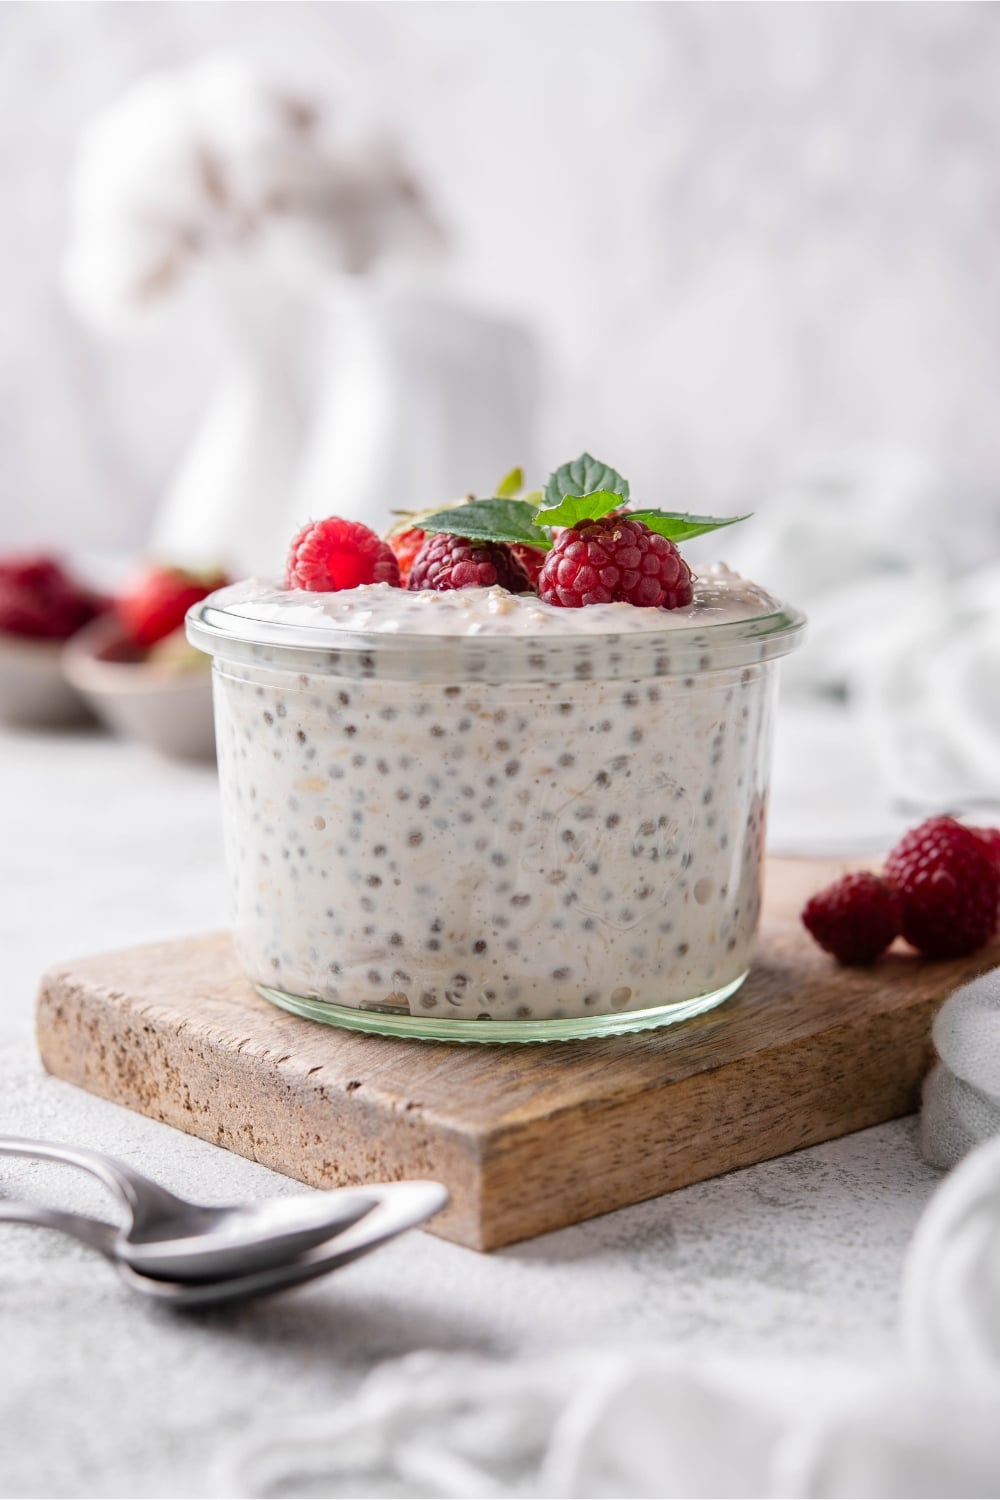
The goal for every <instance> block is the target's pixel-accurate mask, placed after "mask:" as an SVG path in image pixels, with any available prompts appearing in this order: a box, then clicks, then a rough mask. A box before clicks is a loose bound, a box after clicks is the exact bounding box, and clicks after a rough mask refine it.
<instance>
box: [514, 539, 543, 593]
mask: <svg viewBox="0 0 1000 1500" xmlns="http://www.w3.org/2000/svg"><path fill="white" fill-rule="evenodd" d="M510 550H511V552H512V553H513V554H514V556H515V557H516V558H517V560H518V562H519V563H520V564H521V567H522V568H523V569H524V571H525V572H526V573H527V575H528V582H529V583H530V584H531V586H532V588H537V587H538V575H539V573H540V572H541V571H542V564H543V562H544V561H545V553H544V552H543V551H542V549H541V547H528V546H526V545H525V544H524V543H523V542H514V543H513V544H512V546H511V549H510Z"/></svg>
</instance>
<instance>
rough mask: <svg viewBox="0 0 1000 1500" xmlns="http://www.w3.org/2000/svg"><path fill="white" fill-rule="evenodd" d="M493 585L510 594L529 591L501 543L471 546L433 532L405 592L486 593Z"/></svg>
mask: <svg viewBox="0 0 1000 1500" xmlns="http://www.w3.org/2000/svg"><path fill="white" fill-rule="evenodd" d="M495 585H499V587H500V588H503V589H507V590H509V592H510V593H512V594H525V593H529V592H530V591H531V584H530V582H529V581H528V575H527V573H526V572H525V571H524V568H523V567H522V566H521V564H520V563H519V562H518V560H517V558H516V557H515V556H514V555H513V553H512V552H511V549H510V548H509V547H508V546H506V545H505V544H504V543H503V542H470V541H468V540H467V539H466V538H465V537H460V536H450V535H449V534H448V532H446V531H438V532H435V533H434V535H433V536H429V537H428V538H427V540H426V541H425V542H424V544H423V546H422V547H421V549H420V551H419V552H418V553H417V555H416V557H415V558H414V561H413V566H412V568H411V569H410V576H409V579H408V580H407V584H406V587H407V588H408V589H435V590H437V591H438V592H443V591H444V590H445V589H475V588H479V589H489V588H493V587H494V586H495Z"/></svg>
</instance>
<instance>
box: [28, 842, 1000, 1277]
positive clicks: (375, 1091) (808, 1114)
mask: <svg viewBox="0 0 1000 1500" xmlns="http://www.w3.org/2000/svg"><path fill="white" fill-rule="evenodd" d="M838 868H839V867H831V866H830V865H829V864H818V863H816V862H811V861H794V862H792V861H782V862H772V864H771V865H770V867H769V871H768V900H767V903H766V905H765V920H764V924H763V929H762V934H761V940H760V943H759V946H758V954H757V959H756V962H755V964H754V967H753V970H752V972H751V975H750V978H749V979H748V980H747V982H746V984H745V985H744V987H743V989H742V990H741V991H740V992H739V993H738V994H737V995H735V996H734V997H733V999H731V1000H729V1001H728V1002H727V1003H726V1004H725V1005H723V1006H722V1007H720V1008H719V1009H718V1010H715V1011H712V1012H709V1013H708V1014H707V1015H704V1016H701V1017H698V1018H696V1019H694V1020H691V1021H687V1022H684V1023H683V1024H681V1025H678V1026H675V1027H670V1028H667V1029H665V1030H663V1031H651V1032H643V1033H639V1034H637V1035H635V1036H631V1037H610V1038H607V1039H603V1040H594V1041H584V1042H566V1043H557V1044H548V1045H533V1046H508V1047H497V1046H486V1047H484V1046H457V1045H445V1044H440V1043H433V1042H416V1041H414V1042H410V1041H403V1040H399V1039H395V1038H383V1037H376V1036H364V1035H361V1034H359V1033H354V1032H347V1031H338V1030H335V1029H334V1028H332V1027H326V1026H321V1025H319V1024H316V1023H313V1022H309V1021H303V1020H300V1019H298V1018H297V1017H295V1016H291V1015H287V1014H286V1013H284V1012H283V1011H280V1010H278V1009H276V1008H275V1007H274V1006H272V1005H271V1004H269V1003H268V1002H267V1001H265V1000H262V999H260V998H259V997H258V996H257V995H256V993H255V992H254V991H253V990H252V989H251V988H250V986H249V985H248V984H247V982H246V981H245V980H244V979H243V978H242V976H241V975H240V973H239V971H238V969H237V967H236V963H235V960H234V959H233V957H232V953H231V949H230V945H229V941H228V938H227V937H226V936H224V935H212V936H207V937H198V938H191V939H188V940H185V941H179V942H170V943H160V944H152V945H147V946H145V947H142V948H134V949H129V950H126V951H124V952H117V953H108V954H102V955H100V956H99V957H96V958H88V959H82V960H79V961H77V962H74V963H69V964H64V965H61V966H59V967H56V968H54V969H52V970H51V971H50V972H49V973H48V974H46V975H45V977H44V979H43V981H42V984H41V989H40V993H39V998H38V1015H37V1019H38V1044H39V1049H40V1052H41V1056H42V1060H43V1062H44V1064H45V1066H46V1068H48V1070H49V1071H50V1072H51V1073H54V1074H55V1075H57V1076H58V1077H60V1078H64V1079H66V1080H68V1081H69V1082H71V1083H75V1084H77V1085H79V1086H80V1087H81V1088H85V1089H88V1090H90V1091H91V1092H92V1093H96V1094H100V1095H103V1096H104V1097H105V1098H108V1099H112V1100H114V1101H115V1102H116V1103H119V1104H124V1105H126V1106H127V1107H129V1108H131V1109H135V1110H138V1111H140V1112H141V1113H142V1114H146V1115H150V1116H152V1117H153V1118H154V1119H157V1120H163V1121H165V1122H166V1123H168V1124H170V1125H174V1126H177V1127H178V1128H179V1129H181V1130H185V1131H188V1132H189V1133H191V1134H193V1135H197V1136H201V1137H202V1138H203V1139H205V1140H209V1141H213V1142H215V1143H217V1144H218V1145H222V1146H226V1147H228V1148H229V1149H230V1150H232V1151H237V1152H239V1153H241V1154H242V1155H244V1156H249V1157H252V1158H255V1159H256V1160H258V1161H261V1162H263V1163H264V1164H266V1165H267V1166H269V1167H274V1168H276V1169H277V1170H278V1171H281V1172H285V1173H287V1174H288V1175H289V1176H292V1177H296V1178H299V1179H300V1180H301V1181H303V1182H308V1183H312V1184H315V1185H316V1186H321V1187H329V1186H333V1185H339V1184H355V1183H359V1182H364V1181H372V1180H377V1179H386V1178H402V1177H436V1178H438V1179H439V1180H441V1181H443V1182H444V1183H446V1184H447V1186H448V1188H449V1190H450V1192H451V1196H452V1202H451V1206H450V1207H449V1208H448V1210H447V1211H446V1212H445V1213H444V1214H442V1215H440V1216H439V1218H438V1219H437V1220H435V1221H434V1224H433V1226H432V1227H433V1230H434V1232H435V1233H439V1234H442V1235H444V1236H445V1237H447V1238H449V1239H453V1240H457V1241H459V1242H460V1243H462V1244H464V1245H469V1246H472V1247H474V1248H476V1249H481V1250H488V1249H493V1248H494V1247H496V1246H498V1245H505V1244H509V1243H511V1242H513V1241H516V1240H521V1239H526V1238H528V1237H529V1236H531V1235H535V1234H540V1233H542V1232H543V1231H545V1230H549V1229H556V1228H559V1227H561V1226H562V1225H565V1224H571V1223H575V1222H577V1221H578V1220H580V1219H585V1218H589V1217H590V1216H591V1215H593V1214H599V1213H605V1212H607V1211H608V1210H609V1209H613V1208H620V1207H622V1206H624V1205H625V1204H628V1203H634V1202H638V1201H639V1200H640V1199H642V1198H650V1197H655V1196H656V1195H657V1194H660V1193H664V1192H668V1191H669V1190H671V1189H672V1188H677V1187H682V1186H684V1185H685V1184H687V1183H691V1182H697V1181H700V1180H702V1179H703V1178H706V1177H713V1176H717V1175H718V1174H719V1173H722V1172H727V1171H730V1170H732V1169H733V1168H735V1167H741V1166H747V1165H750V1164H751V1163H753V1162H758V1161H764V1160H766V1159H767V1158H769V1157H773V1156H779V1155H781V1154H783V1153H785V1152H787V1151H794V1150H797V1149H798V1148H800V1147H803V1146H808V1145H813V1144H815V1143H816V1142H818V1141H825V1140H830V1139H832V1138H833V1137H835V1136H839V1135H844V1134H846V1133H847V1132H849V1131H852V1130H858V1129H861V1128H862V1127H864V1126H867V1125H874V1124H877V1123H879V1122H881V1121H883V1120H888V1119H892V1118H894V1117H896V1116H898V1115H902V1114H907V1113H909V1112H910V1111H911V1110H913V1109H915V1108H916V1105H917V1101H918V1093H919V1087H920V1081H921V1078H922V1077H923V1074H924V1072H925V1070H926V1066H927V1060H928V1054H929V1045H930V1043H929V1037H930V1024H931V1020H932V1018H933V1015H934V1012H935V1010H936V1009H937V1007H938V1005H939V1004H940V1003H941V1001H942V1000H944V999H945V998H946V996H947V995H948V994H949V992H950V991H951V990H952V989H953V988H954V987H955V985H957V984H960V983H962V982H963V981H964V980H966V979H968V978H971V977H972V975H973V974H975V973H978V972H980V971H981V970H983V969H986V968H988V967H990V966H991V965H993V964H996V963H998V962H1000V952H998V950H997V948H993V949H990V950H986V951H984V952H982V953H979V954H976V955H974V956H973V957H971V958H969V959H964V960H958V961H954V962H950V963H925V962H922V961H919V960H917V959H915V958H914V957H912V956H911V955H909V954H908V953H906V952H903V951H900V952H896V951H893V952H892V953H891V954H890V955H889V956H888V957H887V958H886V959H885V960H883V961H882V963H880V964H879V965H877V966H876V967H875V968H873V969H868V970H862V969H854V970H843V969H837V968H836V967H835V966H834V965H833V964H832V963H831V961H830V960H829V959H827V958H826V957H825V955H823V954H822V953H821V952H819V950H818V949H816V948H815V947H814V946H813V945H812V944H811V942H810V941H809V940H808V938H806V937H805V935H804V933H803V932H802V929H801V928H800V926H799V924H798V920H797V912H798V909H799V907H800V906H801V904H802V900H803V898H804V895H805V894H808V893H809V892H811V891H813V890H815V889H816V888H817V887H818V886H819V885H820V884H822V883H823V881H824V880H826V879H828V878H830V876H831V874H832V873H836V870H837V869H838Z"/></svg>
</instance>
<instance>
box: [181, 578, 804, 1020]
mask: <svg viewBox="0 0 1000 1500" xmlns="http://www.w3.org/2000/svg"><path fill="white" fill-rule="evenodd" d="M209 606H210V608H211V610H213V611H214V612H215V617H216V618H219V617H220V614H219V612H220V611H221V612H222V614H221V617H222V618H224V619H225V620H226V621H228V630H229V633H230V635H231V638H232V640H233V641H234V642H238V641H239V640H240V639H241V632H242V633H243V634H245V635H247V638H249V639H255V638H256V639H258V640H259V627H260V626H261V624H264V625H273V626H275V627H281V626H287V625H294V626H297V627H298V626H302V627H306V632H305V633H307V634H308V636H309V638H310V639H311V640H315V639H317V638H319V636H320V635H321V634H322V633H324V632H325V633H327V634H328V636H329V638H330V641H331V645H333V644H335V643H336V638H337V636H338V634H340V633H341V632H343V633H345V635H346V634H347V633H358V632H361V633H364V634H365V635H367V636H368V637H369V638H372V637H376V638H377V637H378V636H380V635H384V636H386V637H387V638H388V637H396V638H397V639H396V640H395V641H394V643H393V651H394V658H393V670H392V675H391V676H389V677H385V676H382V675H380V672H379V660H378V646H377V641H376V645H375V646H374V647H372V648H371V652H370V656H367V657H366V658H365V660H366V662H367V663H368V664H367V665H366V666H365V667H364V669H363V671H362V672H361V675H358V673H357V671H356V670H354V671H353V672H352V673H351V674H348V673H347V672H346V669H345V666H344V657H345V655H346V654H347V653H343V652H340V651H337V650H331V651H330V652H328V653H326V654H323V653H319V652H316V651H315V649H312V650H311V652H310V653H309V655H308V657H306V656H303V655H302V653H297V652H296V651H295V650H294V649H285V648H283V647H281V646H280V645H278V646H271V645H255V646H253V647H252V648H251V650H250V652H249V654H248V653H247V651H246V650H243V651H240V652H238V651H235V650H228V649H227V647H226V645H225V643H224V642H220V641H219V640H218V639H216V641H214V642H213V649H214V650H215V651H216V663H215V684H216V711H217V726H218V745H219V765H220V774H221V781H222V789H223V801H224V810H225V827H226V843H227V851H228V858H229V864H230V869H231V873H232V877H233V888H234V899H235V928H236V941H237V948H238V952H239V954H240V957H241V960H242V963H243V966H244V968H245V970H246V972H247V973H248V974H249V976H250V977H251V978H252V979H254V980H256V981H257V982H259V983H262V984H264V985H268V986H271V987H273V988H274V989H277V990H279V991H281V992H283V993H284V994H286V995H290V996H292V997H304V998H306V999H312V1000H317V1001H320V1002H323V1001H327V1002H332V1003H333V1004H335V1005H337V1006H341V1007H348V1008H351V1009H353V1010H358V1011H359V1012H365V1013H368V1014H370V1016H371V1018H372V1020H373V1021H374V1023H375V1024H376V1025H377V1024H378V1016H379V1014H387V1015H392V1016H394V1017H397V1018H398V1017H403V1018H406V1017H410V1018H411V1019H412V1020H413V1024H414V1028H415V1029H420V1030H422V1031H424V1032H425V1033H426V1032H427V1031H433V1028H434V1024H435V1023H438V1022H449V1021H456V1020H459V1021H463V1022H477V1021H478V1022H482V1023H486V1022H497V1021H499V1022H505V1023H518V1024H521V1025H525V1024H528V1025H534V1024H535V1023H538V1022H548V1021H560V1022H562V1023H567V1022H576V1023H578V1024H579V1029H580V1031H581V1032H585V1031H586V1030H587V1029H588V1027H590V1026H591V1025H592V1024H593V1023H595V1021H596V1022H597V1023H598V1024H600V1023H601V1018H603V1021H604V1022H607V1023H608V1024H613V1025H614V1026H616V1027H620V1028H621V1029H627V1028H628V1027H629V1026H630V1025H631V1024H650V1020H651V1019H652V1020H655V1021H656V1022H657V1023H658V1024H661V1023H663V1022H665V1021H668V1020H670V1019H671V1018H672V1016H675V1015H680V1014H689V1013H691V1011H692V1010H693V1009H698V1008H705V1007H706V1006H707V1005H709V1004H712V1003H715V1002H716V1001H717V1000H719V999H720V998H723V997H724V996H725V994H727V993H729V992H730V991H731V989H732V988H733V987H734V986H735V985H736V984H737V983H739V981H740V979H741V977H742V976H743V975H744V974H745V972H746V970H747V968H748V966H749V962H750V954H751V951H752V947H753V942H754V935H755V931H756V925H757V917H758V912H759V906H760V871H761V860H762V851H763V842H764V826H765V811H766V797H767V780H768V771H769V759H770V733H771V715H772V706H773V696H774V686H775V672H776V662H775V661H774V660H772V659H765V658H767V657H769V656H770V657H773V656H774V655H775V654H776V653H775V651H774V650H773V649H772V650H770V651H769V652H767V653H765V652H762V651H761V650H760V648H759V646H758V644H757V640H756V639H755V638H754V636H753V633H752V628H748V638H747V641H746V643H745V646H744V656H743V660H742V662H741V663H740V664H738V665H734V664H733V663H732V658H731V654H730V656H728V657H726V659H725V663H724V665H719V663H718V661H716V660H715V659H714V657H713V654H712V650H711V648H710V646H709V647H708V648H707V649H702V650H701V655H700V657H699V658H698V659H699V662H700V666H699V668H698V669H697V670H693V671H688V672H686V673H685V674H684V675H671V673H670V670H669V659H668V657H667V656H666V654H664V655H663V658H662V661H663V664H664V665H663V669H662V670H658V669H657V670H653V669H650V668H649V666H648V663H649V662H650V661H651V660H653V659H654V658H653V657H651V655H650V652H649V651H648V650H647V649H646V648H645V646H644V644H643V640H642V637H647V636H649V633H650V632H652V631H658V632H663V631H671V632H674V631H676V630H677V629H678V628H685V627H686V628H687V630H688V631H689V632H691V631H692V629H695V631H696V633H697V628H699V627H702V626H704V627H708V626H710V625H714V624H726V623H730V624H732V623H737V622H740V621H747V622H753V621H756V620H758V619H759V618H760V617H761V616H767V615H771V614H772V613H774V612H775V611H777V610H779V609H780V606H779V604H778V603H777V601H775V600H774V599H772V598H771V597H770V596H769V595H767V594H766V593H765V592H764V591H763V590H761V589H759V588H757V587H756V586H755V585H753V584H750V583H747V582H746V581H745V580H743V579H740V578H739V577H738V576H737V575H735V574H733V573H730V572H729V571H728V570H726V569H724V568H722V567H721V566H719V567H716V568H713V569H709V570H707V571H706V572H705V573H704V574H703V575H702V577H701V578H700V579H699V580H698V584H697V586H696V590H695V597H694V601H693V603H692V604H691V606H689V607H688V608H687V609H684V610H676V611H663V610H649V609H636V608H634V607H632V606H630V605H598V606H591V607H587V608H584V609H579V610H568V609H560V608H558V607H556V606H550V605H545V604H541V603H540V602H539V601H538V600H537V599H535V598H534V597H532V596H523V595H511V594H508V593H506V592H505V591H504V590H502V589H469V590H457V591H453V592H450V593H423V592H414V593H412V594H411V593H407V592H406V591H404V590H399V589H391V588H388V587H386V586H384V585H375V586H370V587H364V588H359V589H354V590H350V591H345V592H343V593H340V594H305V593H299V592H288V591H284V590H279V589H275V588H274V587H272V586H270V585H267V584H261V583H257V582H250V583H247V584H241V585H236V586H234V587H233V588H229V589H226V590H223V591H221V593H219V594H217V595H215V596H213V599H212V600H211V601H209ZM795 629H797V626H796V627H795ZM795 629H789V630H788V631H787V634H788V635H789V636H792V635H794V634H795ZM192 630H193V635H194V638H195V639H196V641H197V640H198V633H197V628H196V627H194V626H193V627H192ZM278 634H279V635H280V631H279V632H278ZM434 634H437V635H440V636H477V635H478V636H483V637H491V636H499V635H506V634H509V635H517V636H527V637H532V638H533V643H532V647H531V655H530V658H529V660H530V663H531V664H532V674H531V676H530V678H529V679H527V680H516V681H503V682H490V680H489V661H490V658H489V654H488V652H487V655H486V658H485V661H486V665H485V667H483V666H482V664H481V663H480V664H479V667H478V670H477V674H476V675H474V676H470V675H464V676H462V675H459V674H458V672H457V671H456V673H455V675H454V676H453V677H452V678H451V679H450V680H449V679H446V680H441V679H440V678H438V679H435V680H423V679H422V678H421V677H420V676H419V675H415V676H413V677H412V678H408V677H407V674H406V671H405V662H406V660H407V659H408V656H407V651H406V648H405V638H408V637H426V636H427V635H434ZM609 634H610V636H614V637H628V636H632V637H633V640H632V641H628V640H623V641H622V642H621V652H620V654H619V655H616V657H615V662H616V665H615V667H614V671H613V672H608V671H605V670H603V669H602V675H599V676H596V677H591V676H589V675H588V673H587V672H586V671H581V670H580V662H579V661H577V662H576V670H575V671H574V672H573V675H572V676H567V675H566V667H565V664H566V660H567V658H566V653H565V649H564V648H562V647H561V646H560V642H561V641H563V640H565V637H566V636H567V635H570V636H580V637H588V638H592V639H594V642H595V644H597V642H596V637H598V636H608V635H609ZM674 638H675V639H677V640H679V639H680V638H679V637H676V636H675V637H674ZM699 639H701V637H700V635H699ZM705 639H706V640H710V633H709V636H708V637H706V638H705ZM535 643H537V646H536V644H535ZM387 646H388V640H387ZM400 649H402V650H403V656H402V658H400V656H399V651H400ZM787 649H789V645H788V644H784V645H783V646H782V647H781V650H782V651H784V650H787ZM633 659H634V660H635V661H639V660H640V659H641V661H642V662H643V664H644V665H643V670H642V672H641V673H640V672H638V671H636V670H635V669H634V667H633V666H632V663H633ZM401 660H402V663H403V666H402V668H401V666H400V661H401ZM414 660H415V661H421V660H423V658H422V657H421V656H420V654H419V649H418V648H417V647H416V645H415V647H414ZM304 664H306V665H307V668H308V669H304ZM615 1018H617V1019H615Z"/></svg>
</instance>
